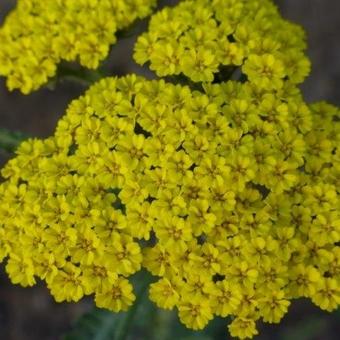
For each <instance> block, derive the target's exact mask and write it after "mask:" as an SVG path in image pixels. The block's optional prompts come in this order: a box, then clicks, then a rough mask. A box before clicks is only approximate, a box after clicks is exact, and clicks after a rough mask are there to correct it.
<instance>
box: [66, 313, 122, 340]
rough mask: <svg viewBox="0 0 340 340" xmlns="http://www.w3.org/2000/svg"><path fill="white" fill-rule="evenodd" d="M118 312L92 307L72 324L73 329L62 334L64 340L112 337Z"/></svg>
mask: <svg viewBox="0 0 340 340" xmlns="http://www.w3.org/2000/svg"><path fill="white" fill-rule="evenodd" d="M119 318H121V315H120V314H114V313H112V312H110V311H107V310H104V309H99V308H94V309H93V310H92V311H90V312H88V313H86V314H84V315H83V316H82V317H81V318H80V319H79V320H78V321H77V322H76V324H75V325H74V328H73V330H72V331H71V332H70V333H68V334H67V335H65V336H64V340H108V339H114V332H115V329H116V326H117V323H119Z"/></svg>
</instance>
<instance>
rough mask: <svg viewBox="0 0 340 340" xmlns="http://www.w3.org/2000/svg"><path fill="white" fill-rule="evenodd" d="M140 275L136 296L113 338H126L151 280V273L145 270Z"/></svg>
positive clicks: (119, 339)
mask: <svg viewBox="0 0 340 340" xmlns="http://www.w3.org/2000/svg"><path fill="white" fill-rule="evenodd" d="M140 275H142V276H143V277H139V278H138V281H137V282H141V285H140V288H139V290H138V291H137V293H136V296H137V298H136V301H135V302H134V304H133V305H132V306H131V307H130V309H129V311H128V312H127V315H126V318H125V320H124V322H123V324H122V326H121V328H120V329H119V330H118V332H117V334H116V336H115V340H126V339H127V338H128V336H129V331H130V329H132V327H131V325H132V323H133V320H134V318H135V316H136V314H137V311H138V307H139V306H140V305H141V303H142V302H143V299H144V298H145V293H146V291H147V288H148V287H149V284H150V282H151V281H152V277H151V275H150V274H149V273H147V272H146V271H143V272H141V273H140Z"/></svg>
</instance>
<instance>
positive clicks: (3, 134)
mask: <svg viewBox="0 0 340 340" xmlns="http://www.w3.org/2000/svg"><path fill="white" fill-rule="evenodd" d="M27 138H28V137H27V136H25V135H24V134H23V133H21V132H16V131H15V132H13V131H9V130H6V129H2V128H0V149H3V150H5V151H7V152H14V151H15V149H16V148H17V147H18V146H19V144H20V143H21V142H22V141H23V140H25V139H27Z"/></svg>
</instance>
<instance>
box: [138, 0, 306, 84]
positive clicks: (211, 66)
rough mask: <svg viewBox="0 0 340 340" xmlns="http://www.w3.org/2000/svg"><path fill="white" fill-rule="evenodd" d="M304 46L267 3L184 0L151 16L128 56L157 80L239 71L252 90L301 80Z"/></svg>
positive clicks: (300, 34) (301, 38)
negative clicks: (157, 77)
mask: <svg viewBox="0 0 340 340" xmlns="http://www.w3.org/2000/svg"><path fill="white" fill-rule="evenodd" d="M305 47H306V44H305V37H304V32H303V30H302V29H301V28H300V27H299V26H297V25H295V24H292V23H290V22H288V21H286V20H283V19H282V18H281V16H280V15H279V13H278V10H277V8H276V7H275V5H274V4H273V3H272V1H270V0H261V1H259V0H185V1H181V2H180V3H179V5H177V6H175V7H173V8H165V9H163V10H162V11H160V12H157V13H156V14H154V15H153V16H152V18H151V21H150V25H149V30H148V32H146V33H144V34H143V35H141V36H140V37H139V38H138V40H137V44H136V46H135V54H134V58H135V60H136V61H137V62H138V63H139V64H144V63H146V62H150V68H151V69H152V70H153V71H155V72H156V74H157V75H158V76H160V77H163V76H178V75H181V74H183V75H185V76H186V77H188V78H190V79H191V80H192V81H194V82H201V81H203V82H211V81H213V80H214V78H215V79H216V78H219V77H222V78H223V77H229V76H230V74H231V73H232V72H234V73H235V74H237V73H238V72H240V71H237V70H239V69H241V73H243V74H244V75H246V76H247V77H248V79H249V81H251V82H253V83H254V84H255V85H256V86H259V87H263V88H272V87H273V88H275V87H281V86H282V83H283V81H284V80H289V81H290V82H291V83H294V84H297V83H301V82H302V81H303V80H304V78H305V77H306V75H307V74H308V73H309V69H310V63H309V61H308V59H307V58H306V57H305V55H304V53H303V51H304V49H305Z"/></svg>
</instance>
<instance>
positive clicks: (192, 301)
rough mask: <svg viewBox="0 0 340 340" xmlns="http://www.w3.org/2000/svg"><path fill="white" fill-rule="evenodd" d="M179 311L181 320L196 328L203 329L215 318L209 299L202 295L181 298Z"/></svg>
mask: <svg viewBox="0 0 340 340" xmlns="http://www.w3.org/2000/svg"><path fill="white" fill-rule="evenodd" d="M178 313H179V318H180V320H181V322H183V323H184V324H185V325H186V326H187V327H188V328H191V329H194V330H199V329H203V328H204V327H205V326H206V325H207V323H208V322H209V321H210V320H211V319H212V318H213V314H212V311H211V307H210V304H209V301H207V300H206V299H204V298H202V297H200V296H196V297H191V298H187V299H183V300H181V301H180V302H179V303H178Z"/></svg>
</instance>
